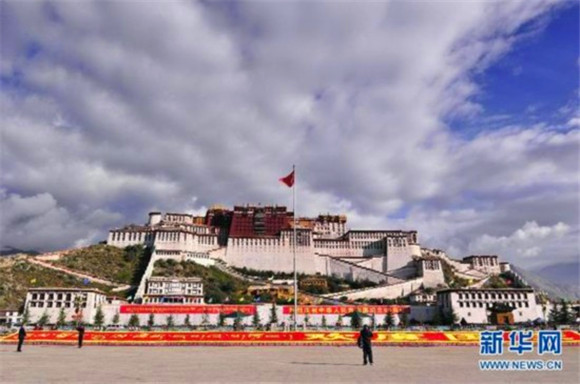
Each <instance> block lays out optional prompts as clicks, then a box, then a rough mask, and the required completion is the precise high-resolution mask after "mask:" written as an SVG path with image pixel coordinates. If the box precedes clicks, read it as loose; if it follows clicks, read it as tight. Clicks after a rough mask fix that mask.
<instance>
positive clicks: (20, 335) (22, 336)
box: [16, 324, 26, 352]
mask: <svg viewBox="0 0 580 384" xmlns="http://www.w3.org/2000/svg"><path fill="white" fill-rule="evenodd" d="M25 338H26V329H24V324H22V325H20V329H19V330H18V348H17V349H16V352H22V344H23V343H24V339H25Z"/></svg>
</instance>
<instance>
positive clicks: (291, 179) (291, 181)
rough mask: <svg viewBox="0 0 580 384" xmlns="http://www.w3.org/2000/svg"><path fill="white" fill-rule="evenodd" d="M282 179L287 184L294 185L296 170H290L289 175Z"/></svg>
mask: <svg viewBox="0 0 580 384" xmlns="http://www.w3.org/2000/svg"><path fill="white" fill-rule="evenodd" d="M280 181H281V182H283V183H284V184H286V185H287V186H289V187H292V186H293V185H294V171H292V172H290V174H289V175H288V176H286V177H283V178H281V179H280Z"/></svg>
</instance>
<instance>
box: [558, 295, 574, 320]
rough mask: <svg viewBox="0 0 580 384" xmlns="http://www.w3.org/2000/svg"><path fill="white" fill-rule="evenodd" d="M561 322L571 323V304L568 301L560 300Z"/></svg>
mask: <svg viewBox="0 0 580 384" xmlns="http://www.w3.org/2000/svg"><path fill="white" fill-rule="evenodd" d="M558 318H559V319H558V320H559V323H560V324H570V323H571V322H572V314H571V313H570V306H569V305H568V302H567V301H565V300H562V301H561V302H560V314H559V316H558Z"/></svg>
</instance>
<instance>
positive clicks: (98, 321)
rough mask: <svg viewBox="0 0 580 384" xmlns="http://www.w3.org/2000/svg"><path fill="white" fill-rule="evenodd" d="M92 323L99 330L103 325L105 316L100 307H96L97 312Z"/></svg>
mask: <svg viewBox="0 0 580 384" xmlns="http://www.w3.org/2000/svg"><path fill="white" fill-rule="evenodd" d="M93 323H94V324H95V327H97V328H101V327H102V326H103V325H104V324H105V314H104V313H103V309H102V308H101V306H100V305H99V306H98V307H97V312H96V313H95V318H94V319H93Z"/></svg>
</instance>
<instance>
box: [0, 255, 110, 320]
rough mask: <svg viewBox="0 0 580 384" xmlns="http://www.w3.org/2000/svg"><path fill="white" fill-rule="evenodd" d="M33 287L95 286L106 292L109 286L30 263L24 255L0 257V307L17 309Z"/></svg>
mask: <svg viewBox="0 0 580 384" xmlns="http://www.w3.org/2000/svg"><path fill="white" fill-rule="evenodd" d="M33 287H67V288H87V287H89V288H97V289H100V290H102V291H104V292H108V291H109V290H110V287H107V286H104V285H101V284H96V283H90V282H89V283H88V284H84V283H83V281H82V280H81V279H78V278H75V277H74V276H71V275H68V274H66V273H62V272H59V271H55V270H52V269H48V268H43V267H41V266H38V265H35V264H31V263H29V262H27V261H26V257H24V256H18V257H12V256H5V257H2V258H1V259H0V308H14V309H19V308H20V307H21V306H22V305H23V304H24V300H25V299H26V291H27V290H28V288H33Z"/></svg>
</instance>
